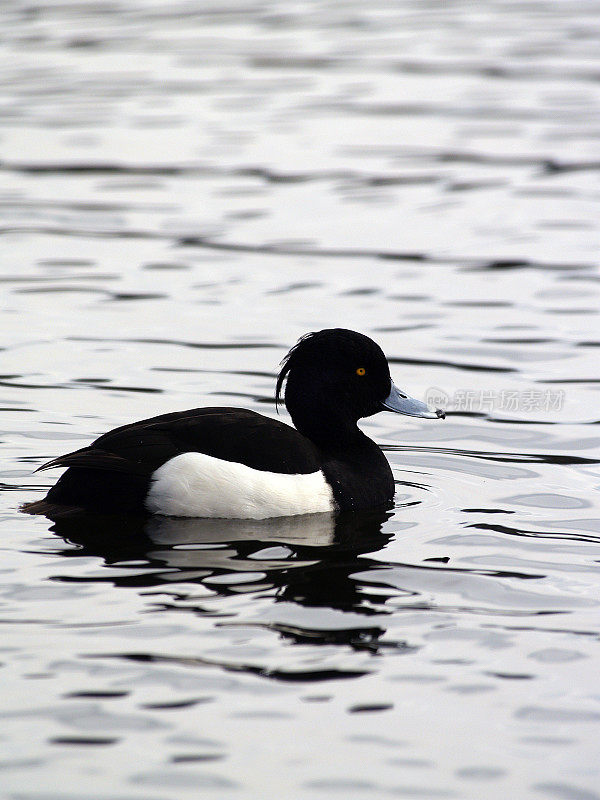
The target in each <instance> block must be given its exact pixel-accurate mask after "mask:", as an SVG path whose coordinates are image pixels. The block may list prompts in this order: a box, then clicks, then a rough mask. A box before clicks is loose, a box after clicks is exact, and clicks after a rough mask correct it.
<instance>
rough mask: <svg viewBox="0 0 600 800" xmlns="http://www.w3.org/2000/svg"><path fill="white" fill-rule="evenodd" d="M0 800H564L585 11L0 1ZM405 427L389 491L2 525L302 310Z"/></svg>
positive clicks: (245, 373) (586, 128)
mask: <svg viewBox="0 0 600 800" xmlns="http://www.w3.org/2000/svg"><path fill="white" fill-rule="evenodd" d="M0 33H1V40H0V57H1V58H2V62H1V63H2V67H1V72H0V84H1V89H2V92H1V103H2V110H1V114H0V161H1V163H0V171H1V188H0V205H1V210H2V214H1V219H2V223H1V231H0V232H1V234H2V235H1V236H0V247H1V248H2V254H3V256H2V267H1V281H2V284H3V290H4V291H3V296H4V303H3V310H2V314H1V315H0V326H1V332H2V343H3V346H4V350H3V351H2V353H1V357H2V368H1V372H2V375H1V377H0V407H1V409H2V437H1V438H2V442H3V450H4V454H5V458H4V461H3V466H2V474H1V476H0V480H1V481H2V486H3V489H4V492H3V499H4V501H5V502H4V504H3V511H2V513H1V517H0V526H1V538H0V542H1V547H2V560H1V563H0V572H1V574H0V594H1V596H2V606H1V607H0V622H1V623H2V637H1V639H0V662H1V666H0V680H1V686H2V692H1V695H2V698H1V699H2V710H1V711H0V722H1V724H0V787H2V789H1V791H2V792H3V794H2V796H3V797H7V798H11V800H13V799H14V800H75V798H77V800H79V798H83V797H85V798H98V799H99V798H102V800H105V799H106V800H132V799H133V798H139V799H141V800H142V799H143V800H165V799H168V800H175V798H188V797H189V798H192V797H193V798H195V797H211V798H213V797H214V798H229V797H231V798H248V800H250V799H252V800H253V799H254V798H257V799H258V798H260V799H261V800H262V799H263V798H265V797H275V796H277V797H283V798H298V799H299V800H300V799H301V800H304V799H305V798H335V797H346V796H348V797H357V798H361V800H362V798H374V797H385V796H393V797H403V798H410V799H411V800H412V799H413V798H427V799H429V798H437V797H454V798H473V800H480V798H486V800H489V799H490V798H491V799H492V800H494V799H495V798H498V799H500V798H502V799H504V798H506V797H518V798H519V799H520V800H522V799H523V798H527V799H528V800H529V798H531V800H535V799H536V798H541V799H543V798H549V799H550V800H554V799H555V798H558V800H598V798H600V788H599V787H600V767H599V766H598V765H599V759H598V741H599V738H600V689H599V684H598V674H599V666H600V650H599V641H598V637H599V634H600V617H599V610H600V591H599V586H600V578H599V570H600V565H599V562H600V513H599V511H600V501H599V498H598V485H599V473H600V471H599V468H598V461H599V455H598V453H599V451H598V443H599V440H600V435H599V433H598V421H599V415H598V398H599V395H598V388H599V377H600V374H599V373H600V370H599V365H598V348H599V347H600V329H599V326H598V322H599V316H598V310H599V302H598V301H599V288H600V284H599V277H598V269H597V267H598V261H599V259H598V252H599V245H600V236H599V229H598V212H599V201H600V184H599V181H598V177H599V173H600V145H599V143H600V3H599V2H596V1H594V2H592V1H590V2H583V0H582V2H579V1H578V0H555V2H552V3H546V2H541V1H534V2H527V3H524V2H519V3H516V2H506V0H502V2H480V3H477V4H474V3H470V2H453V3H443V2H427V1H426V0H419V1H418V2H416V1H415V2H408V0H404V1H403V2H395V3H386V2H377V1H376V2H374V3H368V4H365V3H358V2H354V1H351V2H344V3H324V2H323V3H319V2H307V3H297V4H293V3H260V4H259V3H256V2H232V3H213V4H206V3H195V2H180V3H175V4H165V3H162V2H160V3H159V2H130V3H119V2H104V1H103V0H99V1H98V2H83V3H69V2H66V3H54V2H41V3H37V4H35V5H31V4H28V3H25V2H22V0H15V1H14V2H9V3H5V4H4V6H3V9H2V13H1V16H0ZM334 325H342V326H345V327H351V328H355V329H357V330H361V331H363V332H365V333H368V334H370V335H372V336H373V337H374V338H376V339H377V340H378V341H379V342H380V343H381V345H382V346H383V348H384V350H385V351H386V353H387V354H388V355H389V356H390V360H391V361H392V369H393V374H394V377H395V379H396V382H397V383H398V385H400V386H401V387H403V388H405V389H406V390H408V391H410V392H411V393H412V394H413V395H414V396H417V397H420V398H424V397H427V398H429V399H432V400H439V402H440V403H443V404H444V405H446V406H447V408H448V409H449V411H450V413H449V414H448V418H447V419H446V421H445V423H441V422H439V423H438V422H428V421H425V420H421V421H417V420H409V419H403V418H399V417H397V416H393V415H383V414H382V415H379V416H377V417H374V418H371V419H369V420H368V421H365V423H364V426H363V427H364V429H365V431H367V432H368V433H369V434H370V435H372V436H373V437H374V438H375V439H376V440H377V441H378V442H380V443H381V444H382V445H383V446H384V447H385V449H386V451H387V455H388V457H389V459H390V461H391V462H392V465H393V468H394V473H395V476H396V479H397V495H396V508H395V510H394V512H393V513H392V514H390V515H387V516H386V515H383V516H381V515H379V516H378V515H373V514H367V515H361V516H359V517H355V518H341V519H338V520H334V519H332V518H330V517H328V516H327V515H317V516H315V517H310V518H295V519H286V520H271V521H268V522H259V523H256V522H244V521H232V522H222V521H214V520H213V521H202V520H179V521H178V520H172V519H159V518H157V519H154V520H152V521H151V522H150V523H148V524H147V525H146V526H145V527H144V526H142V525H141V524H140V523H135V522H132V521H131V520H123V519H109V520H107V519H104V520H102V519H98V518H95V519H94V518H88V519H86V520H83V521H81V522H79V523H71V524H70V525H66V524H64V523H63V524H62V525H56V526H53V525H52V523H51V522H50V521H48V520H45V519H40V518H32V517H27V516H24V515H21V514H19V513H18V507H19V505H20V504H21V503H22V502H24V501H27V500H33V499H36V498H38V497H40V496H42V495H43V492H44V491H46V490H47V488H48V486H49V485H50V484H51V482H52V481H53V480H54V479H55V476H53V475H51V474H48V473H42V474H40V475H35V474H33V470H34V469H35V467H36V466H37V465H39V464H41V463H42V462H43V461H45V460H47V459H49V458H51V457H53V456H56V455H58V454H60V453H63V452H66V451H68V450H72V449H75V448H77V447H79V446H82V445H83V444H84V443H86V442H88V441H89V440H90V439H91V438H93V437H95V436H96V435H98V434H100V433H102V432H104V431H106V430H107V429H109V428H111V427H113V426H115V425H118V424H121V423H124V422H126V421H129V420H133V419H136V418H140V417H143V416H150V415H153V414H159V413H162V412H166V411H169V410H175V409H181V408H186V407H192V406H197V405H203V404H210V405H216V404H227V405H242V406H245V407H249V408H253V409H256V410H259V411H261V412H263V413H265V414H268V415H274V414H275V407H274V402H273V387H274V380H275V375H276V372H277V364H278V362H279V360H280V359H281V357H282V356H283V355H284V353H285V351H286V349H287V348H288V347H289V346H290V345H291V344H292V343H293V342H294V341H295V340H296V339H297V338H298V336H300V335H301V334H302V333H305V332H306V331H309V330H314V329H318V328H321V327H329V326H334Z"/></svg>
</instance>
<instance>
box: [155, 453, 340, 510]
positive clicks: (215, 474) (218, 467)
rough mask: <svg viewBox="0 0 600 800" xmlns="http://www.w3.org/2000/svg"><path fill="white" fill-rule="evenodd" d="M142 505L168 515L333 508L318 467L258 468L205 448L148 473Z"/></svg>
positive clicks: (181, 456) (182, 455)
mask: <svg viewBox="0 0 600 800" xmlns="http://www.w3.org/2000/svg"><path fill="white" fill-rule="evenodd" d="M146 508H147V509H148V511H151V512H152V513H153V514H165V515H167V516H170V517H221V518H229V519H267V518H268V517H290V516H294V515H295V514H314V513H317V512H320V511H333V510H334V508H335V505H334V501H333V493H332V491H331V487H330V486H329V484H328V483H327V481H326V480H325V476H324V475H323V473H322V472H321V471H319V472H310V473H309V474H308V475H282V474H280V473H278V472H262V471H261V470H258V469H252V468H251V467H247V466H245V464H236V463H235V462H232V461H223V460H222V459H220V458H213V457H212V456H207V455H205V454H204V453H182V454H181V455H179V456H175V458H172V459H171V460H170V461H167V462H166V463H165V464H163V465H162V467H159V468H158V469H157V470H156V472H155V473H154V474H153V475H152V482H151V484H150V491H149V492H148V496H147V497H146Z"/></svg>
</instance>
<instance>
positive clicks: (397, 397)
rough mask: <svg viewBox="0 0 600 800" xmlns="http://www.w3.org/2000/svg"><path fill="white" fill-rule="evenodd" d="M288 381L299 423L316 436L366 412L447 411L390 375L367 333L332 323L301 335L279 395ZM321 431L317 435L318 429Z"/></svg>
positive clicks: (429, 415)
mask: <svg viewBox="0 0 600 800" xmlns="http://www.w3.org/2000/svg"><path fill="white" fill-rule="evenodd" d="M286 377H287V382H286V385H285V405H286V408H287V409H288V411H289V413H290V415H291V417H292V420H293V421H294V424H295V425H296V428H297V429H298V430H299V431H300V432H301V433H305V434H306V435H308V436H309V438H311V439H313V440H315V439H317V440H318V439H319V438H321V437H320V436H319V435H318V434H319V429H325V430H326V431H328V432H332V431H334V430H335V432H336V436H339V435H340V433H341V432H342V431H343V430H348V431H350V430H352V429H353V430H356V423H357V421H358V420H359V419H361V418H362V417H370V416H372V415H373V414H377V413H379V412H380V411H394V412H396V413H397V414H406V415H408V416H411V417H424V418H426V419H438V418H440V417H441V418H443V417H444V412H443V411H441V410H439V409H437V410H432V409H430V408H429V407H428V406H427V405H426V404H425V403H422V402H421V401H420V400H415V399H414V398H412V397H409V396H408V395H407V394H406V393H405V392H403V391H401V390H400V389H398V388H397V387H396V386H395V385H394V382H393V381H392V378H391V375H390V368H389V365H388V362H387V359H386V357H385V355H384V354H383V351H382V349H381V347H379V345H378V344H376V343H375V342H374V341H373V340H372V339H370V338H369V337H368V336H364V335H363V334H361V333H356V332H355V331H350V330H346V329H344V328H328V329H326V330H322V331H318V332H315V333H309V334H307V335H306V336H303V337H302V338H301V339H300V340H299V341H298V343H297V344H296V345H295V346H294V347H293V348H292V349H291V350H290V352H289V353H288V354H287V356H286V357H285V359H284V360H283V362H282V369H281V372H280V373H279V377H278V379H277V388H276V400H277V402H279V400H280V399H281V393H282V388H283V382H284V380H285V379H286ZM315 434H317V435H315Z"/></svg>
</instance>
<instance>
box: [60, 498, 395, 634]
mask: <svg viewBox="0 0 600 800" xmlns="http://www.w3.org/2000/svg"><path fill="white" fill-rule="evenodd" d="M390 516H391V512H390V511H387V510H385V509H384V510H377V511H368V512H361V513H346V514H337V515H336V514H333V513H324V514H309V515H305V516H295V517H283V518H276V519H265V520H219V519H179V518H172V517H160V516H154V517H146V518H140V517H138V516H133V515H132V516H123V515H118V516H115V515H97V514H93V515H92V514H74V515H67V516H61V517H57V518H56V519H54V520H53V522H54V525H53V526H52V528H51V530H52V531H53V532H54V533H55V534H57V535H58V536H60V537H62V538H63V539H64V540H65V542H66V543H68V544H72V545H76V546H77V547H76V549H72V548H71V547H69V549H67V550H65V551H63V553H62V555H65V556H70V557H74V558H79V557H90V556H92V557H100V558H102V559H103V561H104V564H105V566H106V567H109V568H118V573H117V571H116V570H115V571H113V572H112V574H111V572H110V571H109V572H108V573H107V575H106V577H98V576H97V575H96V576H95V577H93V578H91V577H77V578H74V577H73V576H70V577H69V578H61V577H60V576H58V577H57V579H58V580H69V581H73V580H75V581H77V582H88V581H89V582H94V583H97V582H98V581H99V580H100V581H106V582H110V583H112V584H113V585H117V586H123V587H125V586H128V587H132V588H135V587H138V588H141V587H159V586H171V587H172V586H173V585H174V584H181V583H185V584H189V583H197V584H202V585H204V586H205V587H206V588H207V589H209V590H210V591H211V592H212V593H217V594H221V595H231V594H234V593H236V594H239V593H244V592H246V593H251V592H261V593H265V592H267V591H273V590H275V593H274V600H275V602H281V601H287V602H293V603H297V604H299V605H302V606H312V607H317V606H322V607H328V608H331V609H337V610H342V611H353V612H356V613H358V614H361V615H362V616H370V615H372V614H374V613H376V612H375V611H373V609H372V608H371V607H370V606H369V604H368V602H365V601H366V599H368V598H367V595H366V594H365V591H366V590H365V588H364V587H363V586H362V585H361V584H360V583H359V581H358V580H355V579H354V578H353V577H352V576H353V574H354V573H359V572H362V573H364V571H365V570H369V569H374V568H380V567H381V566H382V565H381V562H378V561H375V560H374V559H370V558H367V557H365V555H364V554H367V553H375V552H376V551H378V550H381V549H382V548H383V547H385V545H386V544H387V543H388V542H389V540H390V538H391V536H392V534H391V533H384V532H383V531H382V526H383V524H384V522H385V521H386V520H387V519H388V518H389V517H390ZM132 562H134V563H135V570H133V569H132V574H123V569H121V567H123V568H125V569H127V567H129V566H130V565H131V564H132ZM383 600H384V598H383V597H382V596H381V595H380V594H378V595H377V599H376V602H377V604H381V603H382V602H383ZM163 607H166V606H163ZM186 607H187V608H190V607H189V606H186ZM192 610H193V609H192ZM377 613H380V612H377ZM284 633H285V634H286V635H289V636H292V637H293V638H296V639H297V640H299V641H301V640H302V639H303V638H304V637H305V636H309V638H310V639H311V641H313V642H314V636H313V635H312V634H311V633H307V632H305V631H304V632H303V631H300V630H297V631H292V630H286V631H285V632H284ZM382 633H383V630H382V629H381V628H377V627H375V628H373V627H371V626H366V627H365V628H364V630H359V629H357V628H356V626H353V627H352V629H351V630H343V631H322V632H321V635H322V637H324V640H327V641H330V640H334V641H340V637H341V638H342V640H345V639H347V640H348V641H349V642H351V641H359V640H361V641H362V640H363V639H364V637H365V636H366V637H367V640H369V641H370V640H372V639H373V636H375V637H378V636H379V635H381V634H382ZM332 637H333V639H332Z"/></svg>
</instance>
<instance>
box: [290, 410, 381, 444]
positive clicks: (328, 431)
mask: <svg viewBox="0 0 600 800" xmlns="http://www.w3.org/2000/svg"><path fill="white" fill-rule="evenodd" d="M291 417H292V421H293V423H294V425H295V427H296V430H297V431H298V432H299V433H301V434H302V435H303V436H306V437H307V439H310V440H311V442H313V444H315V445H316V446H317V447H318V448H319V449H320V450H321V451H322V452H325V453H337V452H340V453H342V452H344V451H347V450H349V449H353V448H354V447H356V446H359V445H361V444H362V443H364V440H365V439H367V437H366V436H365V434H364V433H363V432H362V431H361V430H360V429H359V427H358V425H357V424H356V420H353V419H351V418H342V417H340V416H337V415H336V414H335V413H333V411H332V412H330V413H323V410H322V409H321V410H319V412H314V413H310V412H307V411H305V410H302V411H301V412H300V411H297V410H295V411H294V412H291Z"/></svg>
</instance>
